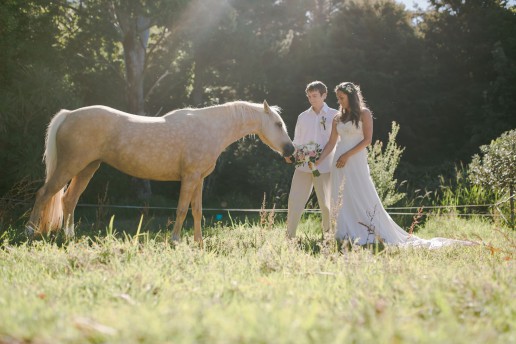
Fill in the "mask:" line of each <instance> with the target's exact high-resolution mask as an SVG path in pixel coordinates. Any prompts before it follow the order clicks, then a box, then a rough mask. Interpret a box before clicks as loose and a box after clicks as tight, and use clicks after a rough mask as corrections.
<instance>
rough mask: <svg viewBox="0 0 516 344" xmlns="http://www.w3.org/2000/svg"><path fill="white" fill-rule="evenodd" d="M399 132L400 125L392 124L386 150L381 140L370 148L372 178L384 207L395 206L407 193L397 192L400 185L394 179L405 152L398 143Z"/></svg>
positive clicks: (369, 159) (369, 161)
mask: <svg viewBox="0 0 516 344" xmlns="http://www.w3.org/2000/svg"><path fill="white" fill-rule="evenodd" d="M399 130H400V126H399V124H397V123H396V122H392V127H391V132H390V133H389V140H388V141H387V145H386V146H385V149H384V150H382V148H383V143H382V142H381V141H379V140H377V141H376V142H375V143H374V144H373V145H372V146H370V147H369V148H368V150H369V152H368V157H367V159H368V163H369V170H370V173H371V178H372V179H373V182H374V185H375V187H376V191H377V192H378V195H379V196H380V199H381V200H382V203H383V205H384V207H388V206H390V205H393V204H395V203H396V202H398V201H400V200H401V199H403V198H404V197H405V196H406V195H405V193H401V192H397V190H398V186H399V185H398V180H397V179H396V178H395V177H394V174H395V172H396V168H397V167H398V164H399V162H400V159H401V155H402V153H403V151H404V150H405V149H404V148H401V147H400V146H399V145H398V144H397V143H396V136H397V135H398V131H399Z"/></svg>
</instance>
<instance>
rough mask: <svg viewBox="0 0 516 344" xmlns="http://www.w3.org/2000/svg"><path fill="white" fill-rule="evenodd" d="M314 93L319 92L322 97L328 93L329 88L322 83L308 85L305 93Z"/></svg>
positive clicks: (314, 82)
mask: <svg viewBox="0 0 516 344" xmlns="http://www.w3.org/2000/svg"><path fill="white" fill-rule="evenodd" d="M313 91H319V93H320V94H321V96H322V95H323V94H325V93H328V88H327V87H326V85H325V84H324V83H323V82H321V81H312V82H311V83H309V84H308V85H306V89H305V93H306V94H308V92H313Z"/></svg>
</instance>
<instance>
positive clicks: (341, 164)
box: [335, 154, 348, 168]
mask: <svg viewBox="0 0 516 344" xmlns="http://www.w3.org/2000/svg"><path fill="white" fill-rule="evenodd" d="M347 161H348V156H347V155H346V154H342V155H341V156H340V157H339V158H338V159H337V163H336V164H335V166H337V168H342V167H344V165H346V162H347Z"/></svg>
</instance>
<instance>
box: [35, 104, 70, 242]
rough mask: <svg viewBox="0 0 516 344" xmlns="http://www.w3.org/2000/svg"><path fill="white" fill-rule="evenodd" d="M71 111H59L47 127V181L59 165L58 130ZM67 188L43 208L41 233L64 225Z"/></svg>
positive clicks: (44, 156) (44, 157) (45, 159)
mask: <svg viewBox="0 0 516 344" xmlns="http://www.w3.org/2000/svg"><path fill="white" fill-rule="evenodd" d="M69 113H70V111H68V110H61V111H59V112H58V113H57V114H56V115H55V116H54V118H52V120H51V121H50V124H49V125H48V129H47V135H46V138H45V153H44V154H43V161H44V162H45V165H46V178H45V182H48V181H49V179H50V177H52V175H53V174H54V172H55V170H56V166H57V158H58V157H57V142H56V136H57V130H58V129H59V127H60V126H61V124H62V123H63V122H64V120H65V119H66V116H67V115H68V114H69ZM64 191H65V188H64V187H63V188H62V189H61V190H59V191H58V192H57V193H56V194H55V195H54V196H52V198H51V199H50V201H49V202H48V203H47V205H46V206H45V208H44V209H43V212H42V215H41V220H40V226H39V231H40V232H41V233H47V232H49V231H51V230H54V229H59V228H61V227H62V225H63V202H62V199H63V195H64Z"/></svg>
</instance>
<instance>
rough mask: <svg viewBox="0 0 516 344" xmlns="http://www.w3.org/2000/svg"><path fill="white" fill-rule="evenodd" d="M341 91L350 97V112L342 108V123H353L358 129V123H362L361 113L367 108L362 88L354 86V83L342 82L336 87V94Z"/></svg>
mask: <svg viewBox="0 0 516 344" xmlns="http://www.w3.org/2000/svg"><path fill="white" fill-rule="evenodd" d="M337 91H340V92H342V93H345V94H347V95H348V101H349V107H350V109H351V110H350V111H349V112H348V111H347V110H346V109H343V108H342V106H341V107H340V120H341V121H342V122H347V121H351V122H352V123H353V124H354V125H356V126H357V128H358V122H359V121H360V113H361V111H362V109H364V108H365V107H366V103H365V100H364V97H362V92H361V91H360V86H358V85H355V84H353V83H352V82H347V81H346V82H342V83H340V84H338V85H337V87H335V93H337Z"/></svg>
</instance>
